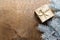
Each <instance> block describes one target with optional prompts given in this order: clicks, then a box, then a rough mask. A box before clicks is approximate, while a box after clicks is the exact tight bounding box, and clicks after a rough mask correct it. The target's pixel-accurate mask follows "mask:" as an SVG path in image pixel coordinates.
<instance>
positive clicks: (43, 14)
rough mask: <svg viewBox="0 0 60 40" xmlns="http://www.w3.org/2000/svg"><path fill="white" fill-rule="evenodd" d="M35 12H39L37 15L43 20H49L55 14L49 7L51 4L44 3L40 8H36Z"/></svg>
mask: <svg viewBox="0 0 60 40" xmlns="http://www.w3.org/2000/svg"><path fill="white" fill-rule="evenodd" d="M35 13H36V14H37V16H38V17H39V19H40V20H41V21H42V22H45V21H47V20H48V19H50V18H52V17H53V16H54V14H53V12H52V11H51V9H50V8H49V5H47V4H46V5H43V6H41V7H40V8H38V9H36V10H35Z"/></svg>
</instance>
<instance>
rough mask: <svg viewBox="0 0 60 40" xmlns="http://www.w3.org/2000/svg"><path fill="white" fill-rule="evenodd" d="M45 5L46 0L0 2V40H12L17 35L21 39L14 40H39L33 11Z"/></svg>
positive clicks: (3, 0) (8, 0)
mask: <svg viewBox="0 0 60 40" xmlns="http://www.w3.org/2000/svg"><path fill="white" fill-rule="evenodd" d="M45 3H48V0H0V40H13V39H12V38H14V36H16V35H17V34H18V35H19V36H21V38H22V39H15V40H26V39H28V40H41V38H40V35H41V33H40V32H38V31H37V30H36V26H37V24H38V21H37V20H36V19H35V17H34V10H35V9H36V8H38V7H40V6H41V5H43V4H45ZM13 29H14V30H15V31H16V32H17V34H15V32H14V30H13ZM16 37H17V36H16ZM25 38H26V39H25Z"/></svg>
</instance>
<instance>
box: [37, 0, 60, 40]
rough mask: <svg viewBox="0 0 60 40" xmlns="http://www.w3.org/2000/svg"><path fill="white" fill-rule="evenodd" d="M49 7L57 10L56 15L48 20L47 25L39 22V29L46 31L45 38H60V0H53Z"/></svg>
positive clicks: (58, 39) (56, 39) (49, 39)
mask: <svg viewBox="0 0 60 40" xmlns="http://www.w3.org/2000/svg"><path fill="white" fill-rule="evenodd" d="M49 7H50V8H52V9H55V10H56V11H55V12H54V14H55V16H54V17H53V18H52V19H51V20H49V21H48V22H47V26H46V25H43V24H39V25H38V28H37V29H38V30H40V31H41V32H44V33H43V34H42V36H41V37H42V39H43V40H60V11H58V10H60V0H51V5H50V6H49Z"/></svg>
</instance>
